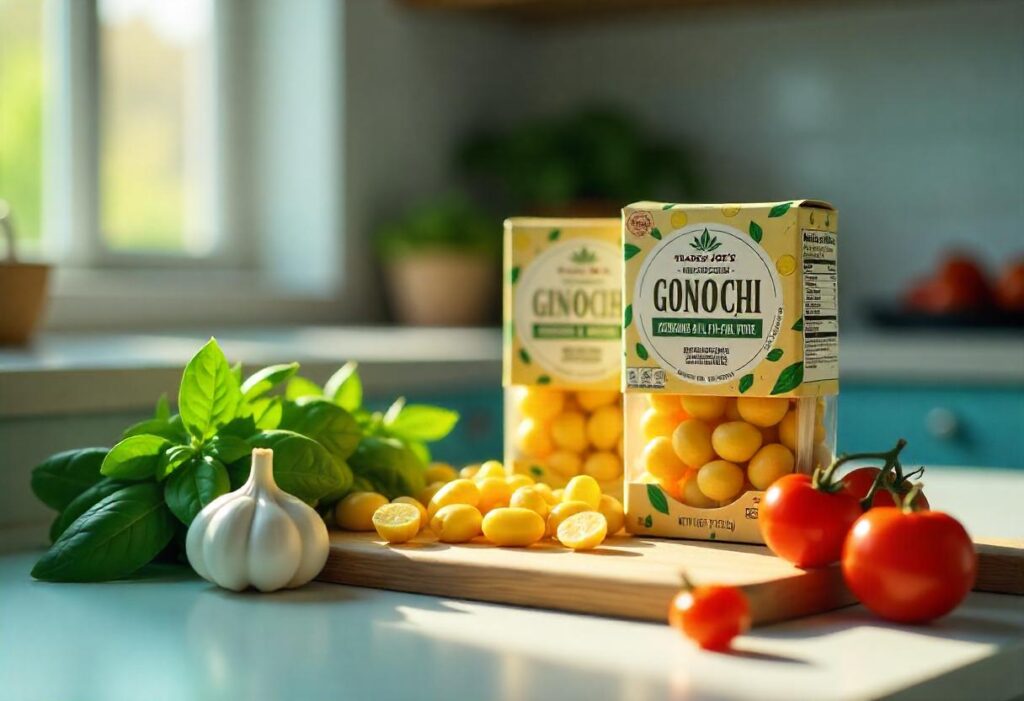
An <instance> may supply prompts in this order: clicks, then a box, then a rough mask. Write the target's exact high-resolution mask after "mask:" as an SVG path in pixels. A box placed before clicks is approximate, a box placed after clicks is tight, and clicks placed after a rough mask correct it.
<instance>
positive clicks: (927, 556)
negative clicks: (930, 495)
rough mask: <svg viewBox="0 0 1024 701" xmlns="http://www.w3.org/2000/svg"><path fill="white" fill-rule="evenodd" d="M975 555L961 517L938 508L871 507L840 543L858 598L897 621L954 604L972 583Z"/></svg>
mask: <svg viewBox="0 0 1024 701" xmlns="http://www.w3.org/2000/svg"><path fill="white" fill-rule="evenodd" d="M977 568H978V560H977V556H976V555H975V553H974V544H973V543H972V542H971V538H970V536H968V535H967V531H965V530H964V527H963V526H961V525H960V522H959V521H957V520H956V519H954V518H953V517H951V516H949V515H948V514H944V513H942V512H941V511H904V510H902V509H896V508H890V507H882V508H878V509H871V510H870V511H868V512H867V513H865V514H864V515H863V516H861V517H860V518H859V519H857V523H856V524H854V526H853V529H852V530H851V531H850V535H849V537H848V538H847V539H846V544H845V545H844V547H843V577H844V579H845V580H846V585H847V586H848V587H850V590H851V591H852V592H853V593H854V594H855V595H856V597H857V598H858V599H860V601H861V603H863V604H864V605H865V606H867V607H868V608H869V609H871V610H872V611H874V612H875V613H876V614H878V615H879V616H881V617H882V618H885V619H887V620H890V621H896V622H899V623H924V622H926V621H930V620H932V619H934V618H938V617H939V616H944V615H945V614H947V613H949V612H950V611H952V610H953V609H954V608H956V606H957V604H959V603H960V602H961V601H962V600H963V598H964V597H965V596H966V595H967V592H969V591H970V590H971V587H972V586H974V576H975V573H976V572H977Z"/></svg>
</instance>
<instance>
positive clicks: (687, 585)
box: [679, 572, 693, 591]
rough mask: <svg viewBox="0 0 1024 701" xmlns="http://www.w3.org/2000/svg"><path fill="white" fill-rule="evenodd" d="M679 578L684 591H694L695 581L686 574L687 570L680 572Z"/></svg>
mask: <svg viewBox="0 0 1024 701" xmlns="http://www.w3.org/2000/svg"><path fill="white" fill-rule="evenodd" d="M679 580H680V586H681V587H682V590H683V591H693V582H691V581H690V578H689V577H687V576H686V572H680V573H679Z"/></svg>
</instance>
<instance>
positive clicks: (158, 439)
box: [100, 434, 171, 480]
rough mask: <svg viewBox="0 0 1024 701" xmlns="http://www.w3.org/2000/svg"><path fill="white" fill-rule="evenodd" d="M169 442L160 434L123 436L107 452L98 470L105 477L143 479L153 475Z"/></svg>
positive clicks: (169, 444) (168, 446)
mask: <svg viewBox="0 0 1024 701" xmlns="http://www.w3.org/2000/svg"><path fill="white" fill-rule="evenodd" d="M170 447H171V442H170V441H168V440H167V439H166V438H164V437H162V436H153V435H145V434H144V435H141V436H132V437H131V438H125V439H124V440H123V441H121V442H120V443H118V444H117V445H115V446H114V447H113V448H111V449H110V452H109V453H107V457H105V458H104V459H103V464H102V465H101V466H100V472H101V473H102V474H104V475H106V476H107V477H114V478H116V479H124V480H143V479H148V478H150V477H155V476H156V474H157V469H158V468H159V467H160V459H161V457H162V456H163V454H164V451H165V450H167V449H168V448H170Z"/></svg>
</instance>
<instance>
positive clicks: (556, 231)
mask: <svg viewBox="0 0 1024 701" xmlns="http://www.w3.org/2000/svg"><path fill="white" fill-rule="evenodd" d="M561 235H562V230H561V229H552V230H551V232H550V233H548V241H557V240H558V237H559V236H561Z"/></svg>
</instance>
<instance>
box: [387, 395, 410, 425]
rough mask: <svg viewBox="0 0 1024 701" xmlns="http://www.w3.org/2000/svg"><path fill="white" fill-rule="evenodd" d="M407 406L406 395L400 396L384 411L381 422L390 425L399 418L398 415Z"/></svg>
mask: <svg viewBox="0 0 1024 701" xmlns="http://www.w3.org/2000/svg"><path fill="white" fill-rule="evenodd" d="M404 408H405V397H399V398H398V399H396V400H395V401H393V402H391V406H389V407H388V410H387V411H385V412H384V417H383V418H382V419H381V423H383V424H384V425H385V426H390V425H391V423H392V422H393V421H394V420H395V419H397V418H398V415H399V414H401V413H402V409H404Z"/></svg>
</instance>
